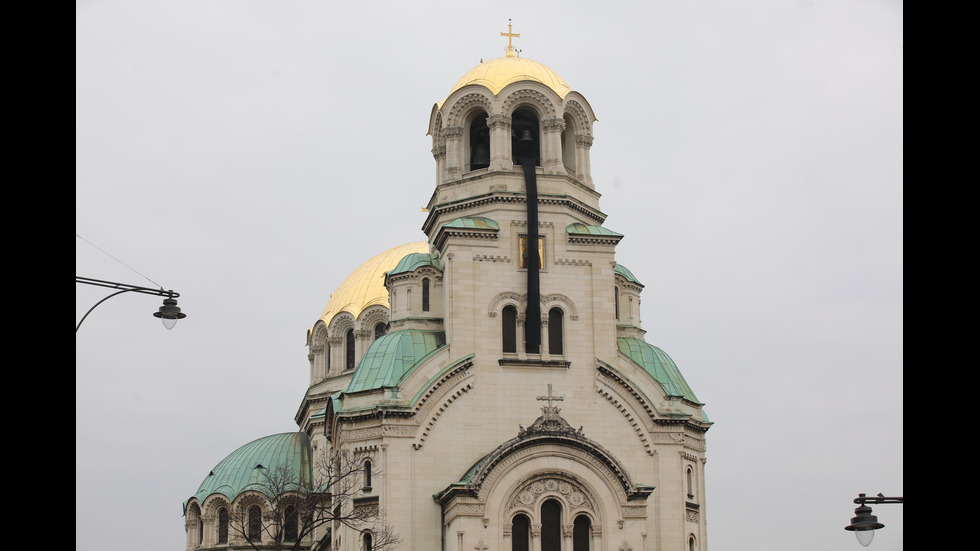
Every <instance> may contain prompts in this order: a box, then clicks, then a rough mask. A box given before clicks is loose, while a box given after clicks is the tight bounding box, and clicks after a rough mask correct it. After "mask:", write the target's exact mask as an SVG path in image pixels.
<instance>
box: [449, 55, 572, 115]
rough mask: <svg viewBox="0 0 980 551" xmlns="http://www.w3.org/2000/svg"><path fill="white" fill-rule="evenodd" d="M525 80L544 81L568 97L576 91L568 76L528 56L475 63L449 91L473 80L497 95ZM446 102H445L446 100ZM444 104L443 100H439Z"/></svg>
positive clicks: (557, 92)
mask: <svg viewBox="0 0 980 551" xmlns="http://www.w3.org/2000/svg"><path fill="white" fill-rule="evenodd" d="M522 80H532V81H535V82H540V83H541V84H544V85H545V86H547V87H548V88H551V90H552V91H554V92H555V93H556V94H558V97H559V98H561V99H565V96H567V95H568V93H569V92H571V91H572V89H571V88H569V87H568V84H566V83H565V80H564V79H562V78H561V77H560V76H558V73H556V72H554V71H552V70H551V69H550V68H548V66H546V65H544V64H543V63H538V62H537V61H534V60H533V59H528V58H526V57H498V58H496V59H491V60H490V61H487V62H485V63H481V64H479V65H477V66H476V67H474V68H473V69H472V70H471V71H470V72H468V73H466V74H465V75H463V78H461V79H459V80H458V81H457V82H456V85H455V86H453V89H452V90H451V91H450V92H449V95H447V96H446V97H447V98H448V97H449V96H451V95H453V93H454V92H456V90H459V89H460V88H462V87H463V86H467V85H470V84H478V85H481V86H484V87H486V88H488V89H489V90H490V91H491V92H493V95H495V96H496V95H497V94H499V93H500V91H501V90H503V89H504V87H506V86H507V85H508V84H513V83H515V82H520V81H522ZM443 103H444V102H443ZM439 108H442V103H440V104H439Z"/></svg>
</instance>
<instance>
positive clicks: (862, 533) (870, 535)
mask: <svg viewBox="0 0 980 551" xmlns="http://www.w3.org/2000/svg"><path fill="white" fill-rule="evenodd" d="M854 535H855V536H857V539H858V543H860V544H861V545H863V546H865V547H867V546H869V545H871V540H873V539H875V531H874V530H855V531H854Z"/></svg>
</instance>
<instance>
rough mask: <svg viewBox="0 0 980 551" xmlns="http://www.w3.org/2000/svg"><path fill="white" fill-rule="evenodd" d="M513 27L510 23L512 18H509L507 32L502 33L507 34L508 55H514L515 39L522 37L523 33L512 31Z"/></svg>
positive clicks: (502, 34) (501, 34)
mask: <svg viewBox="0 0 980 551" xmlns="http://www.w3.org/2000/svg"><path fill="white" fill-rule="evenodd" d="M511 27H512V25H511V24H510V19H508V20H507V32H505V33H500V36H506V37H507V55H509V56H512V55H514V39H515V38H520V37H521V33H512V32H511V31H512V30H513V29H512V28H511Z"/></svg>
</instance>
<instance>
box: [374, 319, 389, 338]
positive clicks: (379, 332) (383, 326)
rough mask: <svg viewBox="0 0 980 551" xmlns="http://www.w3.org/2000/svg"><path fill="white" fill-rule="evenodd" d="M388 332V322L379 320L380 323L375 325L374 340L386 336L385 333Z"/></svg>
mask: <svg viewBox="0 0 980 551" xmlns="http://www.w3.org/2000/svg"><path fill="white" fill-rule="evenodd" d="M387 332H388V324H387V323H385V322H383V321H380V322H378V324H377V325H375V326H374V340H378V339H380V338H381V337H383V336H385V333H387Z"/></svg>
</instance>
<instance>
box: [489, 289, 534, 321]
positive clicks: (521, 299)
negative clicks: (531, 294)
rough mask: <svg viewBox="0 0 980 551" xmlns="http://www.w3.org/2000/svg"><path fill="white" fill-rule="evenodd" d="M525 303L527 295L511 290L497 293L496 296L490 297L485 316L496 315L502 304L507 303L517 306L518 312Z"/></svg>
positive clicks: (522, 308) (501, 308) (521, 310)
mask: <svg viewBox="0 0 980 551" xmlns="http://www.w3.org/2000/svg"><path fill="white" fill-rule="evenodd" d="M526 303H527V295H522V294H519V293H515V292H513V291H504V292H502V293H497V296H495V297H493V298H492V299H490V304H489V306H488V307H487V316H489V317H491V318H493V317H496V316H497V314H498V313H499V312H500V311H501V310H503V308H504V306H507V305H508V304H510V305H513V306H514V307H515V308H517V311H518V312H519V313H520V312H523V311H524V307H525V305H526Z"/></svg>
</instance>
